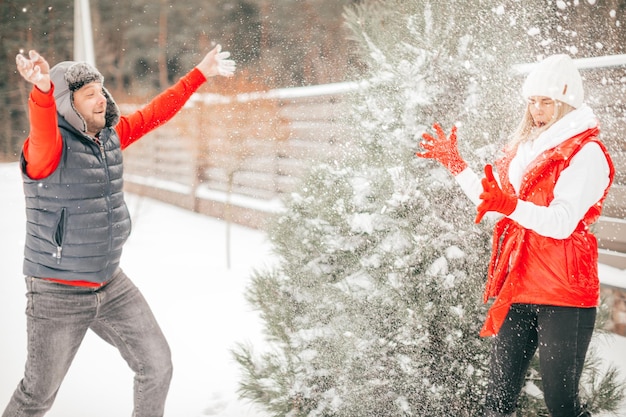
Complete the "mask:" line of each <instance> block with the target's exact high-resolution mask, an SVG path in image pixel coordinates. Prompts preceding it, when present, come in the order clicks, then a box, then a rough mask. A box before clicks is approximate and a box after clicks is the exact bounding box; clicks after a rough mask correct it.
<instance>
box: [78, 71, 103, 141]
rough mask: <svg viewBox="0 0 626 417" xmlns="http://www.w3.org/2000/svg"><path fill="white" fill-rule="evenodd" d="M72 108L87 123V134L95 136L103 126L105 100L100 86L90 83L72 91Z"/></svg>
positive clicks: (97, 83) (96, 83)
mask: <svg viewBox="0 0 626 417" xmlns="http://www.w3.org/2000/svg"><path fill="white" fill-rule="evenodd" d="M74 108H75V109H76V111H77V112H78V113H79V114H80V115H81V116H82V117H83V119H85V123H87V134H88V135H90V136H96V135H97V134H98V133H99V132H100V131H101V130H102V129H103V128H104V126H105V123H106V120H105V114H106V109H107V100H106V97H105V96H104V92H103V91H102V84H100V83H99V82H95V81H94V82H92V83H89V84H85V85H84V86H82V87H81V88H80V89H78V90H76V91H74Z"/></svg>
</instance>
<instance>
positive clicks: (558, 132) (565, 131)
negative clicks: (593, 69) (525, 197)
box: [509, 104, 598, 191]
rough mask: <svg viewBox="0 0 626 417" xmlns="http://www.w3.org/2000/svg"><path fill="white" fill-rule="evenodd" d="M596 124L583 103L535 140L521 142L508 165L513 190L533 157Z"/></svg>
mask: <svg viewBox="0 0 626 417" xmlns="http://www.w3.org/2000/svg"><path fill="white" fill-rule="evenodd" d="M597 125H598V119H597V118H596V115H595V114H594V112H593V110H592V109H591V107H589V106H587V105H586V104H583V105H582V106H581V107H579V108H577V109H575V110H573V111H571V112H569V113H567V114H566V115H565V116H563V118H561V119H560V120H558V121H557V122H555V123H554V124H553V125H552V126H550V127H549V128H548V129H547V130H546V131H545V132H542V133H541V134H540V135H539V136H538V137H537V138H535V140H533V141H528V142H524V143H521V144H520V145H519V146H518V148H517V152H516V153H515V156H514V157H513V159H512V160H511V165H510V167H509V180H510V181H511V184H512V185H513V187H514V188H515V190H516V191H519V187H520V185H521V183H522V176H523V175H524V172H526V169H527V168H528V165H529V164H530V163H531V162H532V161H534V160H535V158H537V157H538V156H539V155H541V154H542V153H543V152H545V151H547V150H548V149H552V148H554V147H555V146H557V145H559V144H561V143H562V142H564V141H566V140H567V139H570V138H572V137H574V136H576V135H578V134H580V133H582V132H584V131H585V130H588V129H592V128H594V127H596V126H597Z"/></svg>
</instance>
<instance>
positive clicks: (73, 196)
mask: <svg viewBox="0 0 626 417" xmlns="http://www.w3.org/2000/svg"><path fill="white" fill-rule="evenodd" d="M59 127H60V129H61V135H62V137H63V153H62V156H61V161H60V162H59V165H58V167H57V169H56V170H55V171H54V172H53V173H52V174H51V175H50V176H48V177H46V178H44V179H41V180H33V179H30V178H29V177H28V176H27V175H26V174H23V179H24V194H25V196H26V219H27V226H26V245H25V250H24V274H25V275H27V276H35V277H41V278H57V279H63V280H68V281H76V280H82V281H91V282H98V283H102V282H106V281H108V280H109V279H110V278H111V276H112V274H113V273H114V272H115V270H116V269H117V267H118V266H119V262H120V257H121V255H122V246H123V245H124V242H125V241H126V239H127V238H128V236H129V234H130V229H131V222H130V215H129V213H128V209H127V207H126V203H125V202H124V195H123V178H122V176H123V167H122V150H121V147H120V141H119V138H118V136H117V133H116V132H115V130H114V129H113V128H111V127H105V128H104V129H103V130H102V131H101V133H100V138H99V141H100V144H98V143H96V142H95V141H94V140H93V139H91V138H89V137H87V136H86V135H83V134H82V133H80V132H78V131H77V130H76V129H75V128H74V127H73V126H72V125H70V124H69V123H68V122H67V121H66V120H65V119H64V118H63V117H59ZM22 172H23V173H25V172H26V171H25V161H24V158H23V156H22Z"/></svg>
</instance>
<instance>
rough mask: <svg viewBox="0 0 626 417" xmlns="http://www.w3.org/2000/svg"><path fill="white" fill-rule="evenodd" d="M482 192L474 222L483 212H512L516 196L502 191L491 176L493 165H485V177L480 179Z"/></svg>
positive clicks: (478, 221) (506, 213)
mask: <svg viewBox="0 0 626 417" xmlns="http://www.w3.org/2000/svg"><path fill="white" fill-rule="evenodd" d="M481 182H482V184H483V192H482V193H481V194H480V199H481V200H483V201H482V203H480V205H479V206H478V207H477V209H476V210H478V214H477V215H476V220H474V222H475V223H480V221H481V220H482V218H483V216H484V215H485V213H487V212H488V211H497V212H498V213H502V214H504V215H505V216H508V215H509V214H511V213H513V210H515V207H517V197H516V196H515V195H513V194H509V193H507V192H504V191H502V188H500V185H498V182H497V181H496V178H495V177H494V176H493V167H492V166H491V165H485V178H483V179H482V181H481Z"/></svg>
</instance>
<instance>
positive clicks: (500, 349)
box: [417, 55, 614, 417]
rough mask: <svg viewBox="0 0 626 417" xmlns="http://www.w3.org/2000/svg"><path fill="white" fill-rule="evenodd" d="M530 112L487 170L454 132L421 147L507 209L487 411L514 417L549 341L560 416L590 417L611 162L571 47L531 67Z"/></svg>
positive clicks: (547, 386) (497, 267) (470, 190)
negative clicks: (592, 346)
mask: <svg viewBox="0 0 626 417" xmlns="http://www.w3.org/2000/svg"><path fill="white" fill-rule="evenodd" d="M522 93H523V95H524V98H525V99H526V100H528V104H527V106H526V111H525V113H524V115H523V117H522V120H521V122H520V125H519V127H518V128H517V130H516V131H515V132H514V133H513V135H512V139H511V141H510V143H509V144H508V145H507V146H506V148H505V149H504V157H502V158H501V159H500V160H498V161H496V163H495V166H496V169H497V172H498V177H499V178H498V180H496V178H495V176H494V174H493V168H492V166H491V165H487V166H486V167H485V178H483V179H482V181H479V178H478V176H477V175H476V174H475V173H474V172H473V171H472V170H471V169H470V168H468V166H467V164H466V163H465V161H464V160H463V158H462V157H461V156H460V154H459V152H458V149H457V146H456V129H455V128H454V127H453V128H452V132H451V135H450V136H449V137H446V135H445V133H444V131H443V130H442V129H441V127H439V126H438V125H435V126H434V128H435V130H436V132H437V137H436V138H435V137H433V136H431V135H429V134H424V135H423V137H424V141H423V142H422V144H421V146H422V147H423V149H424V151H423V152H419V153H418V154H417V156H419V157H422V158H432V159H435V160H437V161H439V162H440V163H442V164H443V165H444V166H445V167H446V168H447V169H448V170H449V171H450V173H451V174H452V175H454V176H455V178H456V180H457V182H458V183H459V185H460V186H461V188H462V189H463V191H464V192H465V193H466V194H467V195H468V197H469V198H470V199H471V200H472V201H473V202H474V203H475V204H476V205H477V206H478V207H477V211H478V214H477V216H476V220H475V221H476V223H478V222H480V220H481V219H482V217H483V216H484V215H485V214H486V213H487V212H496V213H500V215H504V217H502V218H500V220H498V222H497V223H496V225H495V229H494V236H493V253H492V256H491V261H490V264H489V270H488V280H487V285H486V289H485V301H487V300H488V299H490V298H495V301H494V303H493V305H492V306H491V308H490V309H489V312H488V314H487V318H486V321H485V324H484V326H483V328H482V330H481V333H480V334H481V336H495V338H494V343H493V350H492V357H491V371H490V376H489V385H488V388H487V394H486V399H485V414H484V415H485V416H486V417H492V416H496V417H497V416H515V408H516V402H517V399H518V397H519V393H520V391H521V389H522V386H523V384H524V377H525V373H526V371H527V369H528V366H529V363H530V360H531V358H532V357H533V355H534V353H535V351H536V350H537V349H539V360H540V369H541V375H542V385H543V392H544V398H545V402H546V405H547V408H548V410H549V411H550V414H551V416H552V417H583V416H590V415H591V414H589V412H588V411H586V410H585V408H584V406H583V405H582V404H581V403H580V399H579V395H578V386H579V382H580V376H581V372H582V368H583V363H584V360H585V355H586V353H587V348H588V346H589V342H590V339H591V335H592V332H593V328H594V323H595V317H596V306H597V304H598V299H599V286H600V285H599V280H598V264H597V261H598V247H597V241H596V238H595V236H594V235H593V234H592V233H591V232H590V230H589V226H590V225H591V224H592V223H593V222H595V221H596V220H597V219H598V217H599V216H600V213H601V210H602V203H603V201H604V199H605V197H606V194H607V191H608V189H609V186H610V185H611V183H612V181H613V176H614V168H613V163H612V162H611V159H610V157H609V155H608V153H607V150H606V148H605V146H604V145H603V144H602V143H601V142H600V141H599V139H598V135H599V128H598V122H597V119H596V117H595V115H594V113H593V111H592V110H591V109H590V108H589V107H588V106H586V105H585V104H583V85H582V79H581V77H580V74H579V73H578V70H577V69H576V67H575V65H574V62H573V61H572V59H571V58H569V57H568V56H567V55H553V56H550V57H548V58H546V59H545V60H543V61H542V62H540V63H539V64H537V65H536V67H535V68H534V69H533V70H532V71H531V73H530V74H529V75H528V77H527V79H526V81H525V82H524V85H523V88H522Z"/></svg>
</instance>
